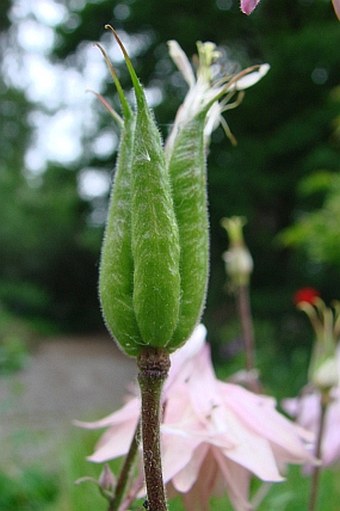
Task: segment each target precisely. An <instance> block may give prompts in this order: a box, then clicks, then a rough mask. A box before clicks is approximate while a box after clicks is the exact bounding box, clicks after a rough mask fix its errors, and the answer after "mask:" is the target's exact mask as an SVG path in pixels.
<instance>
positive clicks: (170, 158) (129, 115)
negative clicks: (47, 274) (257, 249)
mask: <svg viewBox="0 0 340 511" xmlns="http://www.w3.org/2000/svg"><path fill="white" fill-rule="evenodd" d="M108 28H110V29H111V30H112V31H113V33H114V36H115V38H116V40H117V42H118V44H119V45H120V47H121V49H122V51H123V54H124V58H125V62H126V65H127V68H128V70H129V73H130V77H131V80H132V84H133V88H134V92H135V97H136V108H135V111H132V109H131V108H130V106H129V105H128V102H127V100H126V97H125V95H124V93H123V91H122V88H121V86H120V83H119V81H118V79H117V77H116V75H115V73H114V71H113V69H112V66H111V64H110V63H109V61H108V59H107V57H106V54H105V52H103V53H104V56H105V58H106V60H107V62H108V64H109V66H110V69H111V73H112V75H113V78H114V81H115V84H116V87H117V90H118V93H119V96H120V100H121V104H122V110H123V116H124V122H123V127H122V133H121V142H120V150H119V157H118V161H117V168H116V173H115V178H114V182H113V188H112V193H111V198H110V206H109V212H108V220H107V225H106V230H105V236H104V241H103V247H102V253H101V263H100V278H99V295H100V302H101V307H102V311H103V315H104V319H105V322H106V325H107V327H108V329H109V331H110V332H111V334H112V335H113V337H114V338H115V339H116V340H117V342H118V344H119V346H120V347H121V348H122V350H123V351H125V352H126V353H127V354H128V355H131V356H138V355H139V354H140V353H141V351H143V350H144V349H145V348H146V347H153V348H156V349H157V348H161V349H165V350H166V351H168V352H169V353H170V352H172V351H174V350H176V349H177V348H178V347H180V346H181V345H182V344H183V343H184V342H185V341H186V340H187V339H188V338H189V336H190V335H191V333H192V331H193V329H194V328H195V326H196V324H197V323H198V321H199V320H200V317H201V314H202V310H203V306H204V301H205V295H206V288H207V280H208V267H209V234H208V213H207V191H206V188H207V186H206V146H207V141H208V139H209V135H210V133H211V131H212V130H213V129H214V128H215V127H216V125H218V121H219V119H220V113H221V112H222V111H223V108H225V104H222V106H220V104H219V101H218V100H219V98H220V97H221V96H222V95H223V94H225V92H226V91H228V90H229V89H228V88H226V87H225V84H224V83H223V82H221V81H220V80H219V81H218V83H217V85H214V84H213V82H212V77H211V68H212V64H213V63H214V60H215V58H216V56H217V55H218V52H216V48H215V45H214V44H213V43H198V49H199V58H200V66H199V68H198V72H197V80H196V81H195V78H194V76H193V72H192V71H191V69H190V65H189V63H188V61H187V60H185V59H186V57H185V55H184V53H183V51H182V50H181V49H180V47H179V46H178V45H177V43H175V42H171V48H170V50H171V51H170V53H171V52H172V57H173V58H174V60H175V62H176V64H177V65H178V67H179V69H180V70H181V71H182V72H183V74H184V76H185V79H186V80H187V82H188V84H189V87H190V89H189V92H188V94H187V97H186V99H185V100H184V102H183V104H182V105H181V107H180V109H179V110H178V114H177V116H176V120H175V124H174V127H173V129H172V132H171V134H170V136H169V138H168V141H167V143H166V145H165V147H164V146H163V143H162V139H161V136H160V133H159V130H158V128H157V126H156V123H155V120H154V116H153V113H152V112H151V110H150V108H149V107H148V104H147V101H146V98H145V94H144V90H143V87H142V86H141V84H140V82H139V80H138V77H137V76H136V73H135V70H134V68H133V65H132V63H131V61H130V58H129V56H128V54H127V52H126V50H125V48H124V46H123V44H122V43H121V41H120V39H119V37H118V36H117V34H116V32H115V31H114V30H113V29H112V27H108ZM102 51H103V50H102ZM234 90H236V87H235V82H233V89H232V91H231V94H232V93H233V91H234ZM212 107H214V108H212ZM207 127H208V129H207Z"/></svg>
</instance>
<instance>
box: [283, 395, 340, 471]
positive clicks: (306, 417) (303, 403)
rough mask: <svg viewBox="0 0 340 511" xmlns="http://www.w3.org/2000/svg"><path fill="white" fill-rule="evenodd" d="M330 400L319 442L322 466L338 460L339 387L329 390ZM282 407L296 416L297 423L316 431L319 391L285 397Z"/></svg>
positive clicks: (339, 427) (339, 431) (318, 413)
mask: <svg viewBox="0 0 340 511" xmlns="http://www.w3.org/2000/svg"><path fill="white" fill-rule="evenodd" d="M330 397H331V401H330V404H329V405H328V409H327V411H326V418H325V427H324V433H323V440H322V444H321V462H322V466H324V467H329V466H332V465H335V464H338V463H339V462H340V387H334V388H333V389H332V390H331V391H330ZM283 406H284V409H285V410H286V411H287V412H288V413H289V414H290V415H291V416H292V417H295V418H296V421H297V422H298V424H300V425H301V426H303V427H304V428H307V429H309V430H310V431H313V432H314V433H315V434H316V433H317V429H318V425H319V420H320V393H319V392H317V391H316V390H315V391H313V392H309V393H307V392H306V393H305V394H302V395H301V397H298V398H294V399H286V400H285V401H284V402H283Z"/></svg>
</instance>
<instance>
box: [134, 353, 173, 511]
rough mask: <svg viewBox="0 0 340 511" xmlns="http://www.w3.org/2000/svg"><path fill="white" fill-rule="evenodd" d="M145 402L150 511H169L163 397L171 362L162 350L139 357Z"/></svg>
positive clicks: (144, 423)
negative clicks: (162, 436)
mask: <svg viewBox="0 0 340 511" xmlns="http://www.w3.org/2000/svg"><path fill="white" fill-rule="evenodd" d="M137 364H138V367H139V374H138V382H139V386H140V389H141V399H142V412H141V417H142V440H143V460H144V477H145V483H146V490H147V498H148V509H149V511H167V509H168V507H167V501H166V494H165V488H164V483H163V473H162V462H161V450H160V418H161V406H160V397H161V391H162V387H163V383H164V381H165V379H166V377H167V375H168V371H169V367H170V358H169V355H168V353H166V352H165V351H164V350H162V349H156V348H145V349H144V350H143V351H142V352H141V354H140V355H139V356H138V359H137Z"/></svg>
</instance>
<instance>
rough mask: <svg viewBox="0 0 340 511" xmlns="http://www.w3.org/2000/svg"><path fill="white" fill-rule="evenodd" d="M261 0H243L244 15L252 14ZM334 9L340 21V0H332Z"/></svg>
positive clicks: (242, 9)
mask: <svg viewBox="0 0 340 511" xmlns="http://www.w3.org/2000/svg"><path fill="white" fill-rule="evenodd" d="M259 2H260V0H241V11H242V12H244V14H248V15H249V14H251V13H252V12H253V10H254V9H255V7H256V6H257V4H258V3H259ZM332 2H333V8H334V11H335V14H336V16H337V18H338V19H339V20H340V0H332Z"/></svg>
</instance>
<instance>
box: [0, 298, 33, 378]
mask: <svg viewBox="0 0 340 511" xmlns="http://www.w3.org/2000/svg"><path fill="white" fill-rule="evenodd" d="M31 335H32V331H31V329H30V328H29V326H28V325H27V324H26V323H25V322H23V321H22V320H21V319H20V318H18V317H16V316H13V315H12V314H10V313H8V311H6V310H5V309H4V308H3V307H1V306H0V375H1V374H8V373H11V372H13V371H17V370H19V369H21V368H22V367H23V366H24V364H25V362H26V359H27V356H28V342H29V340H30V338H31Z"/></svg>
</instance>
